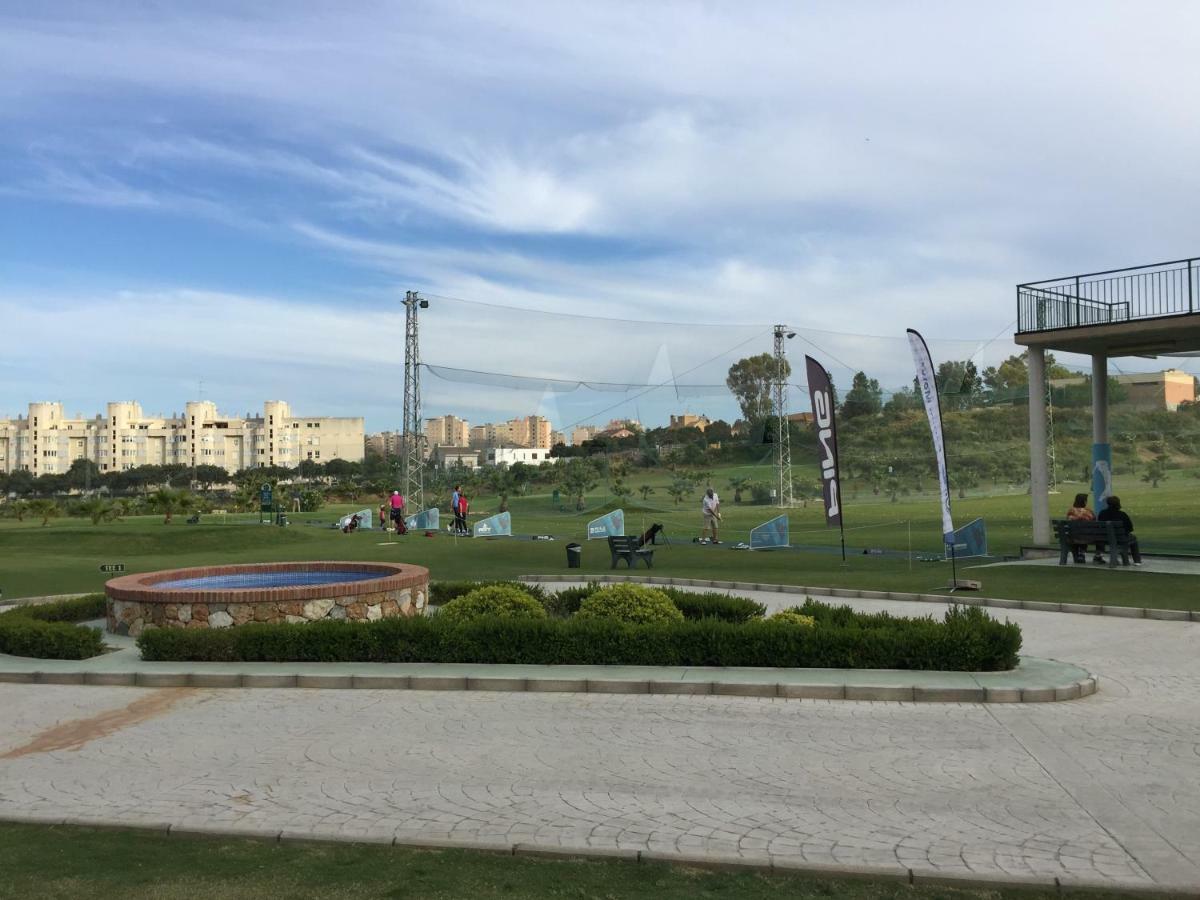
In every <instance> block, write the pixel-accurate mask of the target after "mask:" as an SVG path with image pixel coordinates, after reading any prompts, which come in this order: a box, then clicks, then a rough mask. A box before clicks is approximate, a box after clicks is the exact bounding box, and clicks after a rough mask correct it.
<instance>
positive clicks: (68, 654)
mask: <svg viewBox="0 0 1200 900" xmlns="http://www.w3.org/2000/svg"><path fill="white" fill-rule="evenodd" d="M103 615H104V595H103V594H88V595H86V596H84V597H76V598H75V599H72V600H58V601H55V602H53V603H41V604H37V605H32V604H30V605H26V606H18V607H16V608H14V609H10V610H7V611H6V612H4V613H0V653H7V654H9V655H11V656H29V657H33V658H36V659H87V658H89V657H92V656H98V655H99V654H101V653H103V652H104V642H103V640H102V639H101V637H100V631H99V630H98V629H95V628H83V627H81V626H79V625H73V624H71V623H73V622H86V621H88V620H89V619H98V618H101V617H103Z"/></svg>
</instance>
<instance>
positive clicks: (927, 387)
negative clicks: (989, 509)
mask: <svg viewBox="0 0 1200 900" xmlns="http://www.w3.org/2000/svg"><path fill="white" fill-rule="evenodd" d="M908 345H909V347H911V348H912V355H913V363H914V364H915V365H916V367H917V387H918V389H919V390H920V392H921V402H923V403H924V404H925V415H926V417H927V418H928V419H929V431H930V433H931V434H932V435H933V452H934V454H935V455H936V456H937V470H938V484H939V485H940V487H941V491H942V539H943V540H944V541H945V542H946V543H948V544H949V543H952V542H953V541H954V520H953V519H952V518H951V516H950V479H949V476H948V475H947V473H946V441H945V438H944V437H943V436H942V403H941V401H940V400H939V399H938V392H937V377H936V372H935V371H934V368H933V359H932V358H931V357H930V356H929V347H928V346H927V345H926V344H925V338H923V337H921V335H920V334H918V333H917V332H915V331H913V330H912V329H911V328H909V329H908Z"/></svg>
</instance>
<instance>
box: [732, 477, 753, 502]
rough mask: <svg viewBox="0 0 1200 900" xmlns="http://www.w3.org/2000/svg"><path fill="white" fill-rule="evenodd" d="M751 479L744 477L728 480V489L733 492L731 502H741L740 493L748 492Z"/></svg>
mask: <svg viewBox="0 0 1200 900" xmlns="http://www.w3.org/2000/svg"><path fill="white" fill-rule="evenodd" d="M750 482H751V479H750V478H747V477H745V476H741V477H738V478H730V479H729V487H730V488H731V489H732V490H733V502H734V503H741V502H742V491H748V490H750Z"/></svg>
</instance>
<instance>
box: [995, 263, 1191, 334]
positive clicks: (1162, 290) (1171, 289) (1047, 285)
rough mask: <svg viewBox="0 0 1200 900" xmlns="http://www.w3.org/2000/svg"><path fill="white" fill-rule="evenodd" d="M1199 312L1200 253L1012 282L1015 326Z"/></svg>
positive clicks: (1073, 324) (1089, 322) (1023, 329)
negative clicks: (1104, 269)
mask: <svg viewBox="0 0 1200 900" xmlns="http://www.w3.org/2000/svg"><path fill="white" fill-rule="evenodd" d="M1197 312H1200V258H1195V259H1179V260H1174V261H1172V262H1165V263H1154V264H1153V265H1149V266H1134V267H1132V268H1129V269H1111V270H1109V271H1107V272H1091V273H1088V274H1087V275H1072V276H1069V277H1067V278H1051V279H1049V280H1048V281H1032V282H1029V283H1028V284H1019V285H1017V331H1018V333H1020V332H1027V331H1050V330H1051V329H1054V328H1078V327H1080V326H1086V325H1106V324H1109V323H1111V322H1130V321H1135V320H1137V319H1156V318H1161V317H1164V316H1185V315H1188V314H1191V313H1197Z"/></svg>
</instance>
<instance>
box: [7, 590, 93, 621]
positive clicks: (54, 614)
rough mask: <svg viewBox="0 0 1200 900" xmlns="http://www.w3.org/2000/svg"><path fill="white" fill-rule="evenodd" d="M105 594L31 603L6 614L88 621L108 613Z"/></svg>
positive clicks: (29, 617)
mask: <svg viewBox="0 0 1200 900" xmlns="http://www.w3.org/2000/svg"><path fill="white" fill-rule="evenodd" d="M106 612H107V610H106V601H105V597H104V595H103V594H84V595H83V596H82V597H73V598H71V599H70V600H55V601H53V602H51V603H29V604H25V605H23V606H17V607H15V608H13V609H10V610H8V611H7V612H5V613H4V615H14V616H24V617H25V618H27V619H36V620H37V621H39V622H88V621H91V620H92V619H103V618H104V616H105V614H106Z"/></svg>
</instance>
